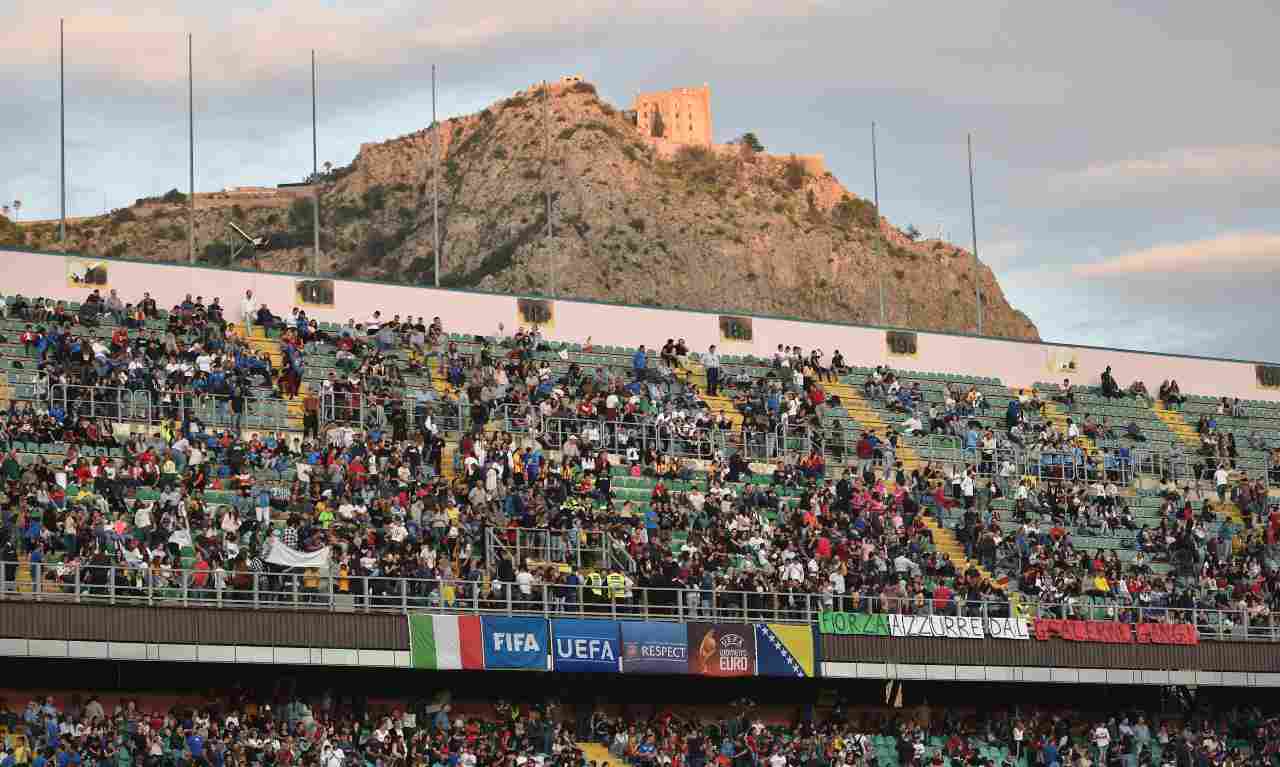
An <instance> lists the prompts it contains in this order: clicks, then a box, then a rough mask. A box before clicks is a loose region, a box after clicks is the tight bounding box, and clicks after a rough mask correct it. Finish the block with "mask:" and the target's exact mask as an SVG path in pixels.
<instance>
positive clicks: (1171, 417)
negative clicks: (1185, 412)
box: [1151, 400, 1244, 526]
mask: <svg viewBox="0 0 1280 767" xmlns="http://www.w3.org/2000/svg"><path fill="white" fill-rule="evenodd" d="M1151 409H1152V410H1153V411H1154V412H1155V414H1156V417H1158V418H1159V419H1160V421H1161V422H1162V423H1164V425H1165V426H1168V427H1169V431H1171V432H1173V434H1174V436H1176V437H1177V438H1178V441H1179V442H1181V443H1182V446H1183V447H1185V448H1186V449H1187V453H1188V454H1190V455H1195V454H1196V453H1197V452H1199V450H1200V445H1201V440H1200V434H1199V432H1197V431H1196V430H1195V428H1194V427H1193V426H1192V425H1191V424H1189V423H1187V419H1185V418H1183V417H1182V414H1181V413H1179V412H1178V411H1176V410H1170V409H1169V408H1167V407H1165V406H1164V403H1163V402H1161V401H1160V400H1155V401H1153V403H1152V405H1151ZM1199 485H1200V482H1199V480H1197V481H1196V486H1197V487H1199ZM1205 503H1206V504H1208V506H1209V508H1211V509H1213V512H1214V513H1215V514H1218V515H1220V516H1224V517H1226V518H1227V519H1229V520H1231V521H1232V522H1234V523H1235V524H1237V525H1240V526H1243V525H1244V513H1243V512H1241V511H1240V507H1239V506H1237V505H1236V504H1235V503H1233V502H1231V501H1227V502H1225V503H1219V502H1218V501H1216V500H1213V499H1212V498H1207V499H1206V500H1205Z"/></svg>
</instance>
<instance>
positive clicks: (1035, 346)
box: [0, 250, 1280, 401]
mask: <svg viewBox="0 0 1280 767" xmlns="http://www.w3.org/2000/svg"><path fill="white" fill-rule="evenodd" d="M73 260H74V261H78V262H80V263H81V264H83V262H84V261H85V260H92V261H94V262H101V263H103V264H105V265H106V266H107V271H108V285H107V286H106V287H107V288H108V289H109V288H115V289H116V290H118V291H119V293H120V297H121V298H122V299H123V300H125V301H136V300H138V299H140V298H141V297H142V294H143V291H150V292H151V295H152V296H153V297H154V298H155V299H156V301H157V302H158V303H159V304H160V305H161V306H162V307H164V308H166V309H167V308H169V307H172V306H173V305H175V304H177V303H180V302H181V301H182V300H183V298H184V297H185V296H186V295H187V294H188V293H189V294H191V295H192V296H196V295H200V296H203V297H204V299H205V301H206V303H207V302H209V301H210V300H212V297H213V296H217V297H219V298H220V299H221V301H222V304H223V305H224V306H225V307H226V316H227V317H228V318H229V319H233V320H239V318H240V317H239V315H240V299H241V298H242V297H243V296H244V294H245V291H246V290H252V291H253V293H254V297H255V300H257V301H261V302H263V303H266V304H267V305H268V306H269V307H270V308H271V310H272V311H273V312H275V313H276V314H281V315H285V316H287V315H288V313H289V310H290V309H291V308H292V307H293V306H297V305H299V304H298V303H297V296H296V293H295V285H296V283H297V282H298V281H299V280H302V279H306V278H305V277H301V276H298V275H288V274H266V273H261V272H247V271H232V270H222V269H211V268H201V267H188V266H176V265H166V264H150V263H138V262H130V261H117V260H111V259H84V258H81V257H78V256H63V255H59V254H47V253H33V252H25V251H14V250H0V270H2V271H0V274H3V275H4V279H3V282H0V292H3V293H4V294H5V295H12V294H15V293H21V294H23V295H28V296H37V295H40V296H46V297H57V298H62V299H68V300H77V301H78V300H82V299H83V298H84V297H85V296H87V295H88V294H89V293H90V292H91V290H92V287H91V286H84V285H77V284H74V283H72V282H71V281H70V280H69V279H68V277H67V273H68V262H70V261H73ZM103 292H104V295H105V293H106V291H105V290H104V291H103ZM305 308H306V310H307V313H308V314H309V315H310V316H312V317H313V318H316V319H320V320H328V321H331V322H345V321H346V320H347V319H355V320H356V321H357V322H362V321H364V320H366V319H367V318H368V317H369V316H370V315H371V314H372V313H373V311H374V310H379V311H381V312H382V314H383V316H384V317H386V318H390V317H391V316H393V315H396V314H399V315H401V316H402V317H403V316H407V315H412V316H414V317H417V316H423V317H426V318H427V320H428V321H429V320H430V319H431V318H432V317H433V316H440V317H441V318H442V319H443V321H444V324H445V328H446V330H448V331H450V332H459V333H472V334H486V335H487V334H492V333H494V332H496V331H497V328H498V323H499V322H502V323H503V324H505V326H506V328H507V331H508V332H511V330H512V329H513V328H514V327H515V326H517V325H518V324H519V315H518V312H517V309H516V297H514V296H505V295H490V294H481V293H470V292H465V291H454V290H434V289H430V288H421V287H411V286H405V285H389V284H379V283H371V282H358V281H349V280H335V281H334V305H333V306H332V307H331V308H329V307H317V306H306V307H305ZM752 330H753V333H752V340H750V341H733V342H730V341H722V339H721V335H720V326H719V315H717V314H715V313H707V312H693V311H678V310H665V309H653V308H645V307H630V306H617V305H610V304H601V303H591V302H585V301H556V302H555V309H554V319H553V321H552V322H551V323H550V324H549V325H548V326H547V327H546V328H545V329H544V333H545V335H546V337H548V338H550V339H555V340H566V341H578V342H582V341H584V340H585V339H586V338H587V337H591V338H592V340H593V341H594V342H595V343H597V344H612V345H619V346H635V345H638V344H640V343H645V344H648V345H649V346H650V347H651V348H652V347H653V346H656V345H661V344H662V343H663V342H664V341H665V340H666V339H667V338H684V339H685V340H686V341H687V342H688V344H689V347H690V348H691V349H693V350H695V351H704V350H705V349H706V348H707V347H708V346H709V345H711V344H718V345H719V346H720V349H721V352H722V353H725V352H727V353H732V354H756V355H760V356H766V357H767V356H768V355H770V354H771V353H772V352H773V350H774V349H775V348H776V347H777V346H778V345H779V344H783V345H796V344H799V345H800V346H801V347H803V348H804V349H806V350H808V349H811V348H814V347H816V348H820V349H822V350H823V351H824V352H825V353H826V356H827V358H828V359H830V357H831V355H832V353H833V352H834V351H835V350H836V349H839V350H840V351H841V352H843V354H844V357H845V359H846V360H847V361H848V362H849V364H852V365H866V366H874V365H879V364H888V365H891V366H893V367H895V368H899V369H905V370H918V371H932V372H943V373H963V374H970V375H985V376H993V377H997V378H999V379H1000V380H1001V381H1002V382H1004V383H1005V384H1007V385H1010V386H1015V387H1022V386H1029V385H1031V384H1033V383H1035V382H1037V381H1061V380H1062V379H1063V378H1070V379H1071V380H1072V381H1073V382H1075V383H1080V384H1089V385H1094V384H1096V383H1097V382H1098V377H1099V375H1100V374H1101V372H1102V370H1103V369H1104V368H1105V367H1106V366H1107V365H1111V366H1112V371H1113V372H1114V374H1115V376H1116V379H1117V380H1118V381H1119V382H1120V383H1121V385H1123V386H1128V384H1129V383H1130V382H1131V381H1133V380H1139V379H1140V380H1143V381H1145V382H1146V384H1147V387H1148V389H1150V390H1151V391H1152V392H1155V390H1156V389H1157V387H1158V386H1159V385H1160V382H1161V381H1164V380H1166V379H1174V380H1177V381H1178V383H1179V385H1180V386H1181V388H1182V391H1183V392H1184V393H1194V394H1207V395H1215V396H1229V397H1241V398H1246V399H1262V400H1271V401H1280V389H1266V388H1263V387H1261V386H1260V385H1259V384H1258V382H1257V376H1256V374H1255V370H1254V363H1251V362H1240V361H1232V360H1217V359H1208V358H1197V357H1183V356H1169V355H1159V354H1149V353H1145V352H1137V351H1122V350H1114V349H1099V348H1093V347H1078V346H1070V345H1063V344H1049V343H1032V342H1020V341H1004V340H998V339H991V338H976V337H971V336H963V335H951V334H946V333H925V332H921V333H919V334H918V335H917V351H916V354H914V355H910V356H897V355H893V354H891V353H890V352H889V349H888V347H887V345H886V342H885V331H884V329H883V328H874V327H858V326H851V325H835V324H822V323H813V322H801V321H798V320H789V319H781V318H774V317H756V318H753V319H752ZM1064 367H1066V368H1068V370H1065V371H1064Z"/></svg>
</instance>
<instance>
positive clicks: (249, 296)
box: [240, 290, 257, 336]
mask: <svg viewBox="0 0 1280 767" xmlns="http://www.w3.org/2000/svg"><path fill="white" fill-rule="evenodd" d="M255 311H257V306H256V305H255V304H254V302H253V291H252V290H246V291H245V292H244V298H242V299H240V321H241V322H243V323H244V334H245V335H246V336H247V335H249V334H250V332H251V331H252V329H253V313H254V312H255Z"/></svg>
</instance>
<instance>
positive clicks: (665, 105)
mask: <svg viewBox="0 0 1280 767" xmlns="http://www.w3.org/2000/svg"><path fill="white" fill-rule="evenodd" d="M634 109H635V113H636V128H637V129H638V130H639V131H640V134H641V135H642V136H644V137H646V138H650V139H664V140H665V142H666V143H671V144H678V145H687V146H701V147H706V148H710V147H711V87H710V86H709V85H703V86H702V87H701V88H674V89H672V90H669V91H662V92H658V93H638V94H636V99H635V105H634Z"/></svg>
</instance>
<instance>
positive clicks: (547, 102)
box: [542, 80, 556, 298]
mask: <svg viewBox="0 0 1280 767" xmlns="http://www.w3.org/2000/svg"><path fill="white" fill-rule="evenodd" d="M542 155H543V160H542V167H543V171H542V188H543V192H544V193H545V194H546V206H547V258H548V259H549V260H550V264H549V266H550V267H551V297H552V298H555V295H556V256H555V253H554V252H553V250H552V247H551V85H550V83H548V82H547V81H546V80H543V81H542Z"/></svg>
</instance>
